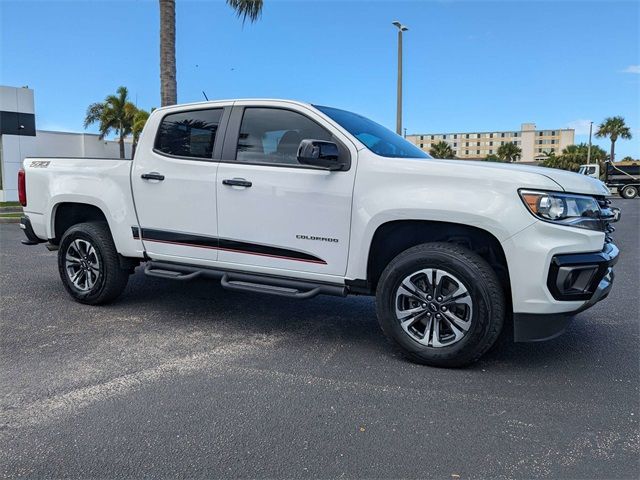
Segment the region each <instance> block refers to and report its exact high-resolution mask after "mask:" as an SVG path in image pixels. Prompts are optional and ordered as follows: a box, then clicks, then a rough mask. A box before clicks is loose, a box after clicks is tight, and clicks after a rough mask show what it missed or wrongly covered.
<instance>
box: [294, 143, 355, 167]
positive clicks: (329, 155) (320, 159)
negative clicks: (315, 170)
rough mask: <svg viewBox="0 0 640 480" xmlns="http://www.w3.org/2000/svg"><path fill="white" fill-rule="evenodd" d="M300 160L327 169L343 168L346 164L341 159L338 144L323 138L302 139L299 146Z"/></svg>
mask: <svg viewBox="0 0 640 480" xmlns="http://www.w3.org/2000/svg"><path fill="white" fill-rule="evenodd" d="M298 162H299V163H301V164H302V165H311V166H314V167H320V168H325V169H327V170H342V169H343V168H344V167H345V166H346V164H345V163H344V162H343V161H341V160H340V151H339V150H338V145H336V144H335V143H333V142H325V141H323V140H309V139H305V140H302V141H301V142H300V146H299V147H298Z"/></svg>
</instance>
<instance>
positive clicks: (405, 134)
mask: <svg viewBox="0 0 640 480" xmlns="http://www.w3.org/2000/svg"><path fill="white" fill-rule="evenodd" d="M404 138H407V129H406V128H405V129H404Z"/></svg>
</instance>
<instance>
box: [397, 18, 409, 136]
mask: <svg viewBox="0 0 640 480" xmlns="http://www.w3.org/2000/svg"><path fill="white" fill-rule="evenodd" d="M393 24H394V25H395V26H396V27H398V106H397V110H396V133H397V134H398V135H402V32H406V31H407V30H409V28H408V27H407V26H406V25H402V24H401V23H400V22H399V21H397V20H396V21H395V22H393Z"/></svg>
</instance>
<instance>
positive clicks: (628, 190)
mask: <svg viewBox="0 0 640 480" xmlns="http://www.w3.org/2000/svg"><path fill="white" fill-rule="evenodd" d="M620 196H621V197H622V198H626V199H627V200H631V199H632V198H636V197H637V196H638V189H637V188H636V187H634V186H633V185H627V186H626V187H624V188H623V189H622V190H621V191H620Z"/></svg>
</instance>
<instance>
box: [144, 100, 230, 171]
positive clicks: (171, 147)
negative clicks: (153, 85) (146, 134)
mask: <svg viewBox="0 0 640 480" xmlns="http://www.w3.org/2000/svg"><path fill="white" fill-rule="evenodd" d="M221 116H222V108H216V109H211V110H194V111H191V112H180V113H171V114H169V115H166V116H165V117H164V118H163V119H162V123H160V128H159V129H158V135H157V136H156V144H155V149H156V150H157V151H158V152H161V153H166V154H168V155H175V156H178V157H192V158H203V159H211V157H212V156H213V144H214V142H215V140H216V131H217V130H218V125H219V123H220V117H221Z"/></svg>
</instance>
